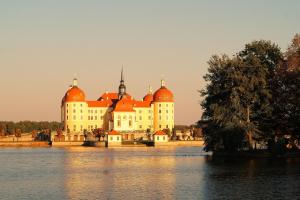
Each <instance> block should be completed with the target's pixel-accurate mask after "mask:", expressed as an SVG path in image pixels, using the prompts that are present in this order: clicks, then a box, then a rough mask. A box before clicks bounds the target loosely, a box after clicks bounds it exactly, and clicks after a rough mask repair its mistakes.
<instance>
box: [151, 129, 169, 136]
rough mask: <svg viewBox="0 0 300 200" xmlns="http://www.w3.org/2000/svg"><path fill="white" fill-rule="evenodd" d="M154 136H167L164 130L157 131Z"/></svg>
mask: <svg viewBox="0 0 300 200" xmlns="http://www.w3.org/2000/svg"><path fill="white" fill-rule="evenodd" d="M154 135H167V134H166V133H165V132H163V131H162V130H159V131H156V132H155V133H154Z"/></svg>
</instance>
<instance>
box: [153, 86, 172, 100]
mask: <svg viewBox="0 0 300 200" xmlns="http://www.w3.org/2000/svg"><path fill="white" fill-rule="evenodd" d="M153 99H154V101H155V102H173V101H174V100H173V93H172V92H171V91H170V90H168V89H167V88H166V87H165V86H162V87H161V88H160V89H158V90H157V91H156V92H155V93H154V97H153Z"/></svg>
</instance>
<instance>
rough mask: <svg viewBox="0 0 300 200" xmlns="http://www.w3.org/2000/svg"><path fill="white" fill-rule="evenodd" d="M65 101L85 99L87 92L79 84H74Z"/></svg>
mask: <svg viewBox="0 0 300 200" xmlns="http://www.w3.org/2000/svg"><path fill="white" fill-rule="evenodd" d="M63 100H64V101H65V102H68V101H85V94H84V92H83V91H82V90H81V89H80V88H79V87H77V86H73V87H72V88H71V89H69V90H68V91H67V93H66V95H65V97H64V98H63Z"/></svg>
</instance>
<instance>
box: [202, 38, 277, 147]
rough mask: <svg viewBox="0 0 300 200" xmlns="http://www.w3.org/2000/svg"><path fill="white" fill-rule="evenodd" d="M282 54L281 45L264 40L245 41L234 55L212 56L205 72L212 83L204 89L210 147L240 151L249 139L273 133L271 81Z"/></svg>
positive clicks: (207, 137)
mask: <svg viewBox="0 0 300 200" xmlns="http://www.w3.org/2000/svg"><path fill="white" fill-rule="evenodd" d="M281 58H282V54H281V52H280V49H279V48H278V46H277V45H275V44H272V43H271V42H270V41H264V40H260V41H254V42H252V43H250V44H246V46H245V49H244V50H242V51H240V52H239V53H238V54H237V55H236V56H234V57H233V58H229V57H228V56H226V55H223V56H221V57H219V56H216V55H215V56H212V57H211V59H210V60H209V62H208V64H209V68H208V74H206V75H205V76H204V79H205V80H206V81H207V82H209V84H208V85H207V87H206V89H205V90H204V91H201V95H202V96H204V97H205V100H204V101H203V103H202V107H203V108H204V113H203V120H208V121H209V124H208V126H207V127H206V128H205V129H204V136H205V141H206V147H207V150H220V149H223V150H225V151H237V150H239V149H243V148H245V147H246V144H247V142H248V144H250V148H251V146H253V144H252V143H253V142H252V138H253V137H255V138H256V139H258V138H264V139H265V138H266V137H269V136H270V135H271V131H269V130H268V128H269V129H271V127H270V125H269V124H268V122H269V120H270V118H271V116H272V107H271V104H272V90H271V83H272V77H273V76H274V73H275V70H276V68H277V67H278V65H279V63H280V61H281ZM246 141H247V142H246Z"/></svg>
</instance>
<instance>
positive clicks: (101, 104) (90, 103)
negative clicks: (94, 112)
mask: <svg viewBox="0 0 300 200" xmlns="http://www.w3.org/2000/svg"><path fill="white" fill-rule="evenodd" d="M86 102H87V104H88V106H89V107H110V106H111V105H112V103H113V102H112V101H111V100H101V101H86Z"/></svg>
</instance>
